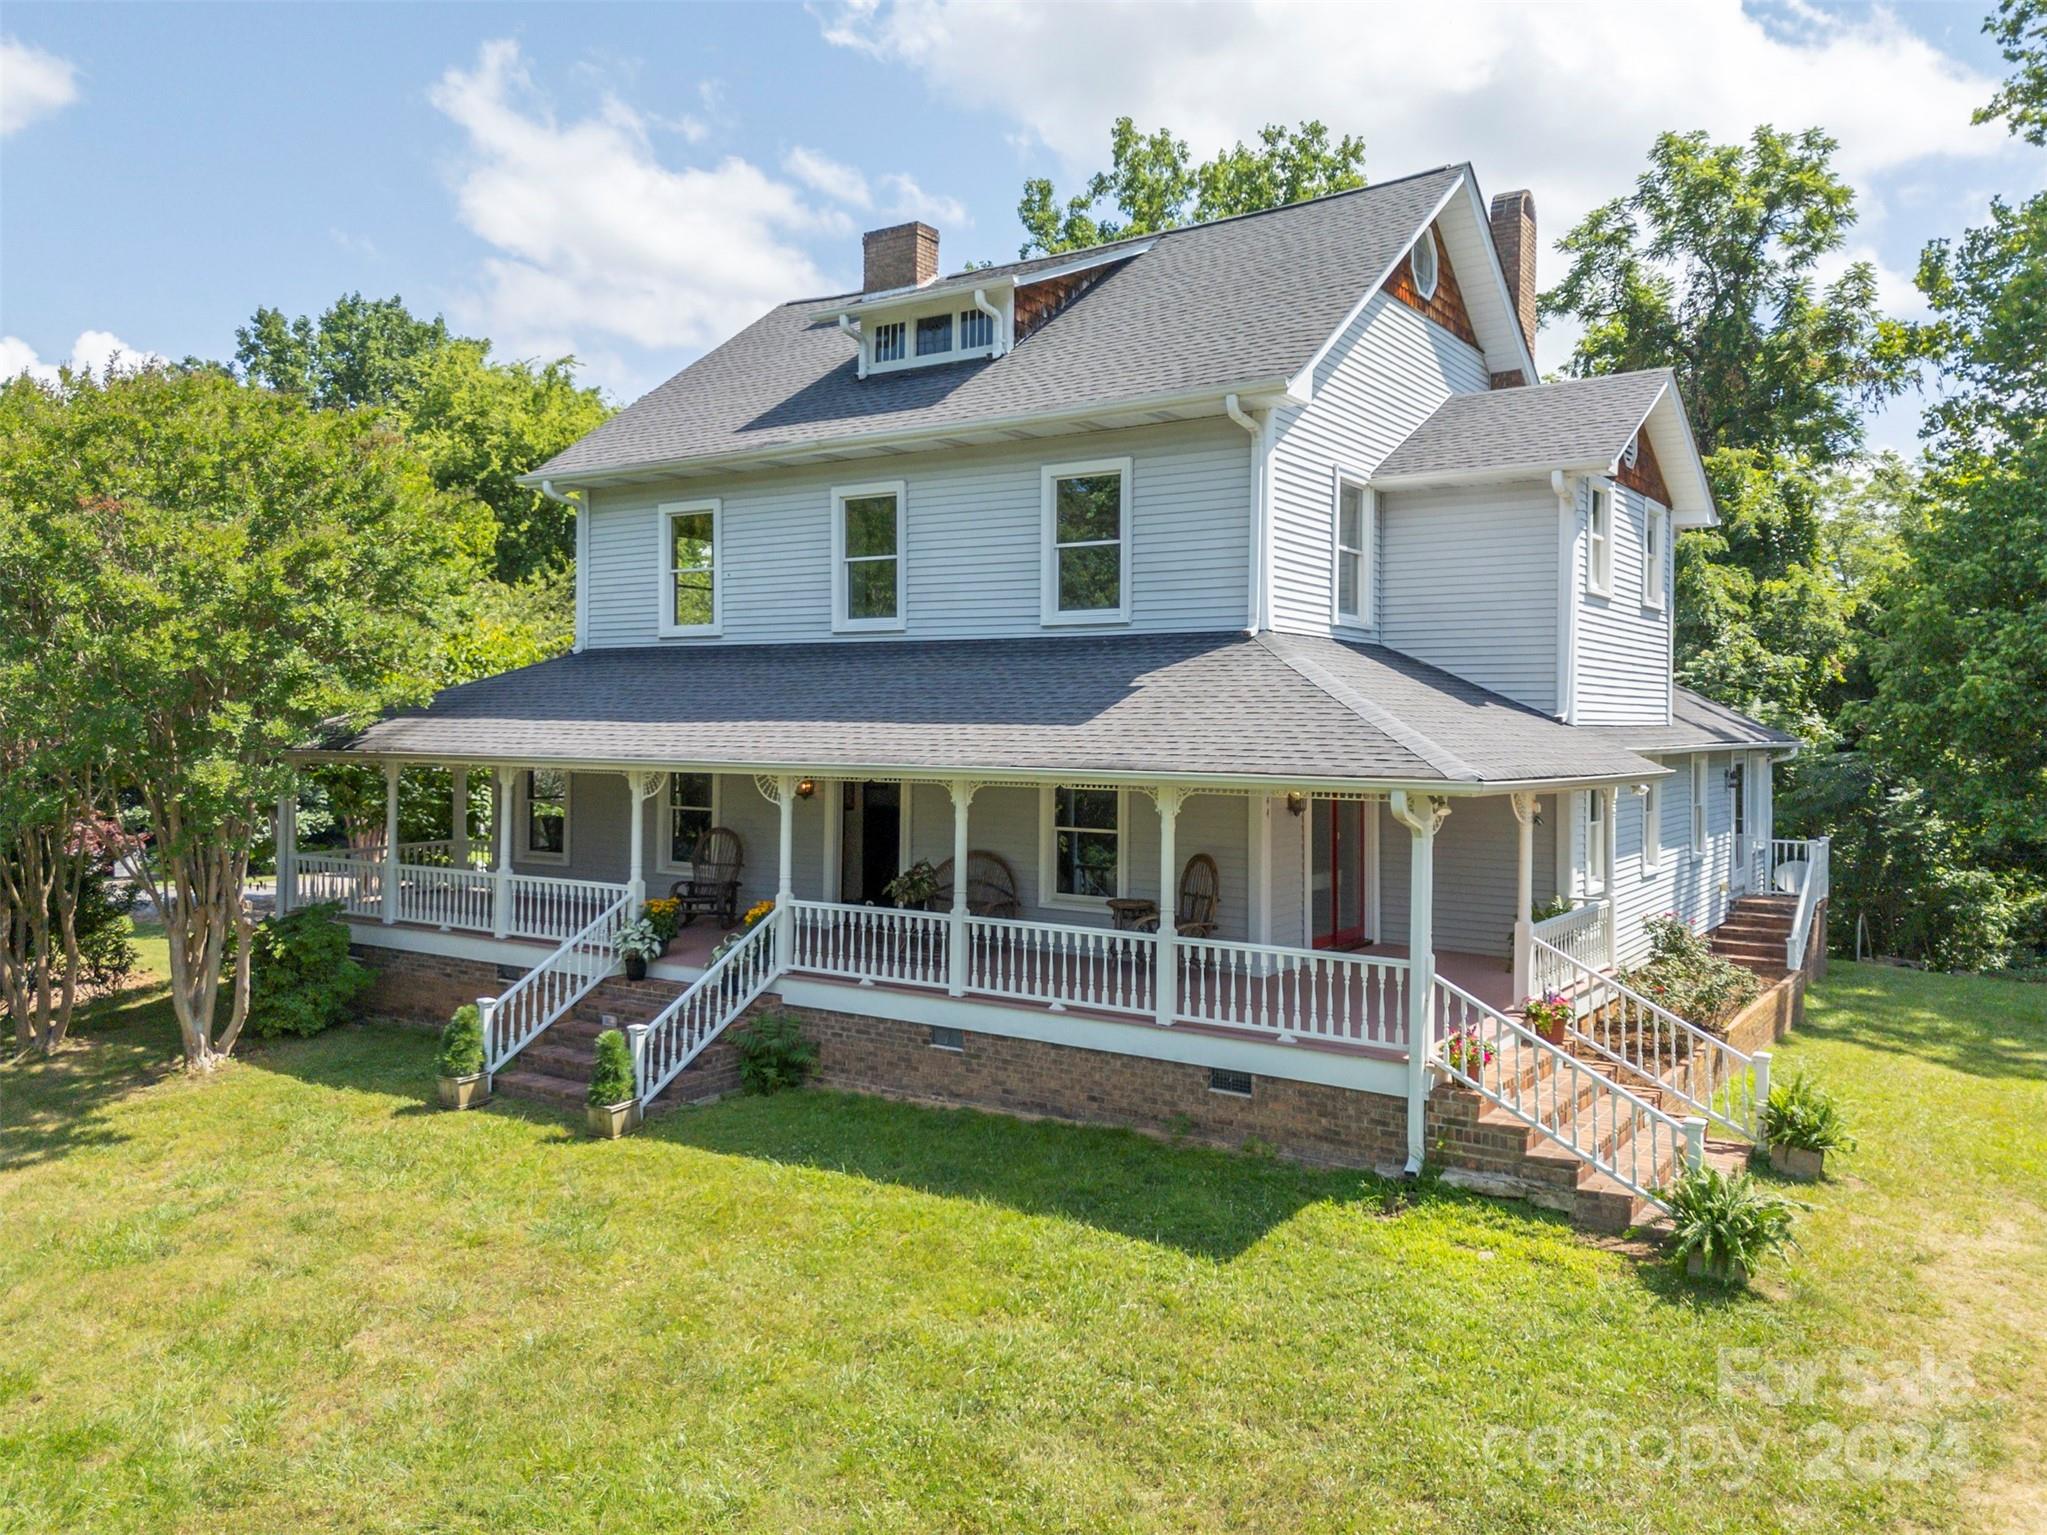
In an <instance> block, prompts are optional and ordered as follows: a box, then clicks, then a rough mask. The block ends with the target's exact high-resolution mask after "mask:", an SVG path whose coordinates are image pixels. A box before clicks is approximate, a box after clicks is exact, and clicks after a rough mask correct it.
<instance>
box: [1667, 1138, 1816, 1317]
mask: <svg viewBox="0 0 2047 1535" xmlns="http://www.w3.org/2000/svg"><path fill="white" fill-rule="evenodd" d="M1663 1197H1664V1198H1665V1200H1667V1201H1668V1202H1669V1204H1670V1219H1671V1226H1672V1235H1673V1237H1674V1238H1675V1241H1674V1244H1673V1246H1672V1249H1671V1261H1672V1262H1674V1263H1677V1264H1679V1265H1680V1266H1682V1267H1683V1269H1684V1271H1685V1272H1686V1273H1687V1274H1689V1275H1691V1276H1692V1277H1693V1278H1704V1279H1712V1280H1715V1281H1717V1282H1719V1283H1720V1284H1724V1285H1732V1286H1735V1287H1737V1288H1739V1287H1740V1286H1742V1285H1746V1284H1747V1283H1748V1282H1749V1276H1750V1275H1752V1274H1754V1273H1755V1271H1756V1269H1757V1268H1758V1267H1760V1266H1761V1264H1762V1261H1763V1260H1764V1259H1765V1258H1767V1257H1769V1256H1771V1255H1772V1254H1773V1253H1781V1252H1783V1251H1785V1250H1786V1249H1787V1248H1795V1247H1796V1246H1797V1245H1798V1244H1797V1243H1796V1242H1795V1241H1793V1240H1792V1237H1791V1216H1792V1212H1793V1210H1795V1209H1797V1208H1799V1207H1798V1206H1797V1205H1795V1204H1793V1203H1792V1201H1790V1200H1788V1199H1783V1198H1780V1197H1778V1196H1777V1195H1775V1194H1772V1193H1770V1192H1769V1191H1768V1190H1767V1189H1765V1188H1763V1187H1762V1186H1761V1185H1760V1184H1758V1183H1757V1182H1756V1181H1755V1179H1753V1178H1751V1177H1750V1176H1749V1175H1748V1174H1747V1173H1735V1174H1733V1175H1732V1176H1729V1175H1728V1174H1726V1173H1723V1172H1721V1171H1720V1169H1719V1168H1717V1167H1713V1166H1710V1165H1709V1166H1704V1167H1695V1168H1691V1169H1688V1170H1687V1171H1686V1172H1685V1173H1684V1175H1683V1176H1681V1177H1680V1178H1679V1179H1678V1180H1677V1182H1676V1184H1674V1185H1673V1186H1672V1187H1671V1188H1669V1189H1667V1190H1666V1191H1665V1192H1664V1196H1663Z"/></svg>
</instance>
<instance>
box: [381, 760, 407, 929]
mask: <svg viewBox="0 0 2047 1535" xmlns="http://www.w3.org/2000/svg"><path fill="white" fill-rule="evenodd" d="M401 771H403V770H402V769H401V768H400V767H399V766H398V764H397V763H395V762H387V763H385V764H384V923H385V925H386V926H389V925H390V924H391V923H393V922H396V921H397V920H398V775H399V773H400V772H401Z"/></svg>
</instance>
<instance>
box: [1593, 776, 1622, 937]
mask: <svg viewBox="0 0 2047 1535" xmlns="http://www.w3.org/2000/svg"><path fill="white" fill-rule="evenodd" d="M1598 792H1599V793H1601V794H1603V795H1605V796H1606V867H1605V868H1604V869H1603V870H1601V871H1600V877H1601V879H1602V880H1603V881H1604V882H1605V885H1606V968H1607V969H1608V970H1615V969H1618V968H1619V966H1620V962H1621V908H1620V899H1619V895H1620V886H1619V885H1618V884H1617V883H1615V880H1614V869H1615V868H1616V863H1615V854H1614V849H1615V848H1616V847H1618V846H1619V845H1620V840H1621V823H1620V814H1619V812H1620V792H1621V791H1620V790H1619V789H1618V788H1607V789H1601V790H1599V791H1598Z"/></svg>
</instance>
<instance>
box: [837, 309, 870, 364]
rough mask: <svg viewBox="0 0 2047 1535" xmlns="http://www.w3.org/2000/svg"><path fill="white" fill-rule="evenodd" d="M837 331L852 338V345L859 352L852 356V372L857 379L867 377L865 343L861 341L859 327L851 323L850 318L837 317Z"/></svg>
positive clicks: (845, 316) (847, 316) (844, 316)
mask: <svg viewBox="0 0 2047 1535" xmlns="http://www.w3.org/2000/svg"><path fill="white" fill-rule="evenodd" d="M839 329H840V330H841V331H843V332H844V333H845V334H846V335H848V336H850V337H852V338H853V345H854V346H856V347H858V348H859V351H857V352H855V353H854V354H853V371H854V373H855V375H856V376H857V377H860V378H865V377H867V343H866V342H865V341H864V340H862V339H861V336H860V327H859V326H857V325H855V324H854V323H853V319H852V316H850V315H843V314H842V315H840V316H839Z"/></svg>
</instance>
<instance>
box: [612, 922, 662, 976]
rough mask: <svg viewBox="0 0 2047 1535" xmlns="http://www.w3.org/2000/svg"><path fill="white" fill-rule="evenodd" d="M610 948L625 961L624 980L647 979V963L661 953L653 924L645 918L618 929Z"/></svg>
mask: <svg viewBox="0 0 2047 1535" xmlns="http://www.w3.org/2000/svg"><path fill="white" fill-rule="evenodd" d="M612 947H613V948H615V949H617V950H618V954H619V958H621V959H623V960H624V961H625V978H626V979H627V980H629V981H644V980H645V979H646V978H647V961H648V960H650V959H653V958H655V957H657V956H658V955H659V954H660V953H661V947H662V945H661V940H660V939H659V938H658V937H656V936H655V934H654V924H653V923H651V922H649V921H648V920H647V919H646V918H645V917H639V918H636V919H635V920H633V921H631V922H628V923H627V924H626V925H625V926H624V927H622V928H620V929H619V933H618V937H617V938H616V939H615V940H614V941H613V944H612Z"/></svg>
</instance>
